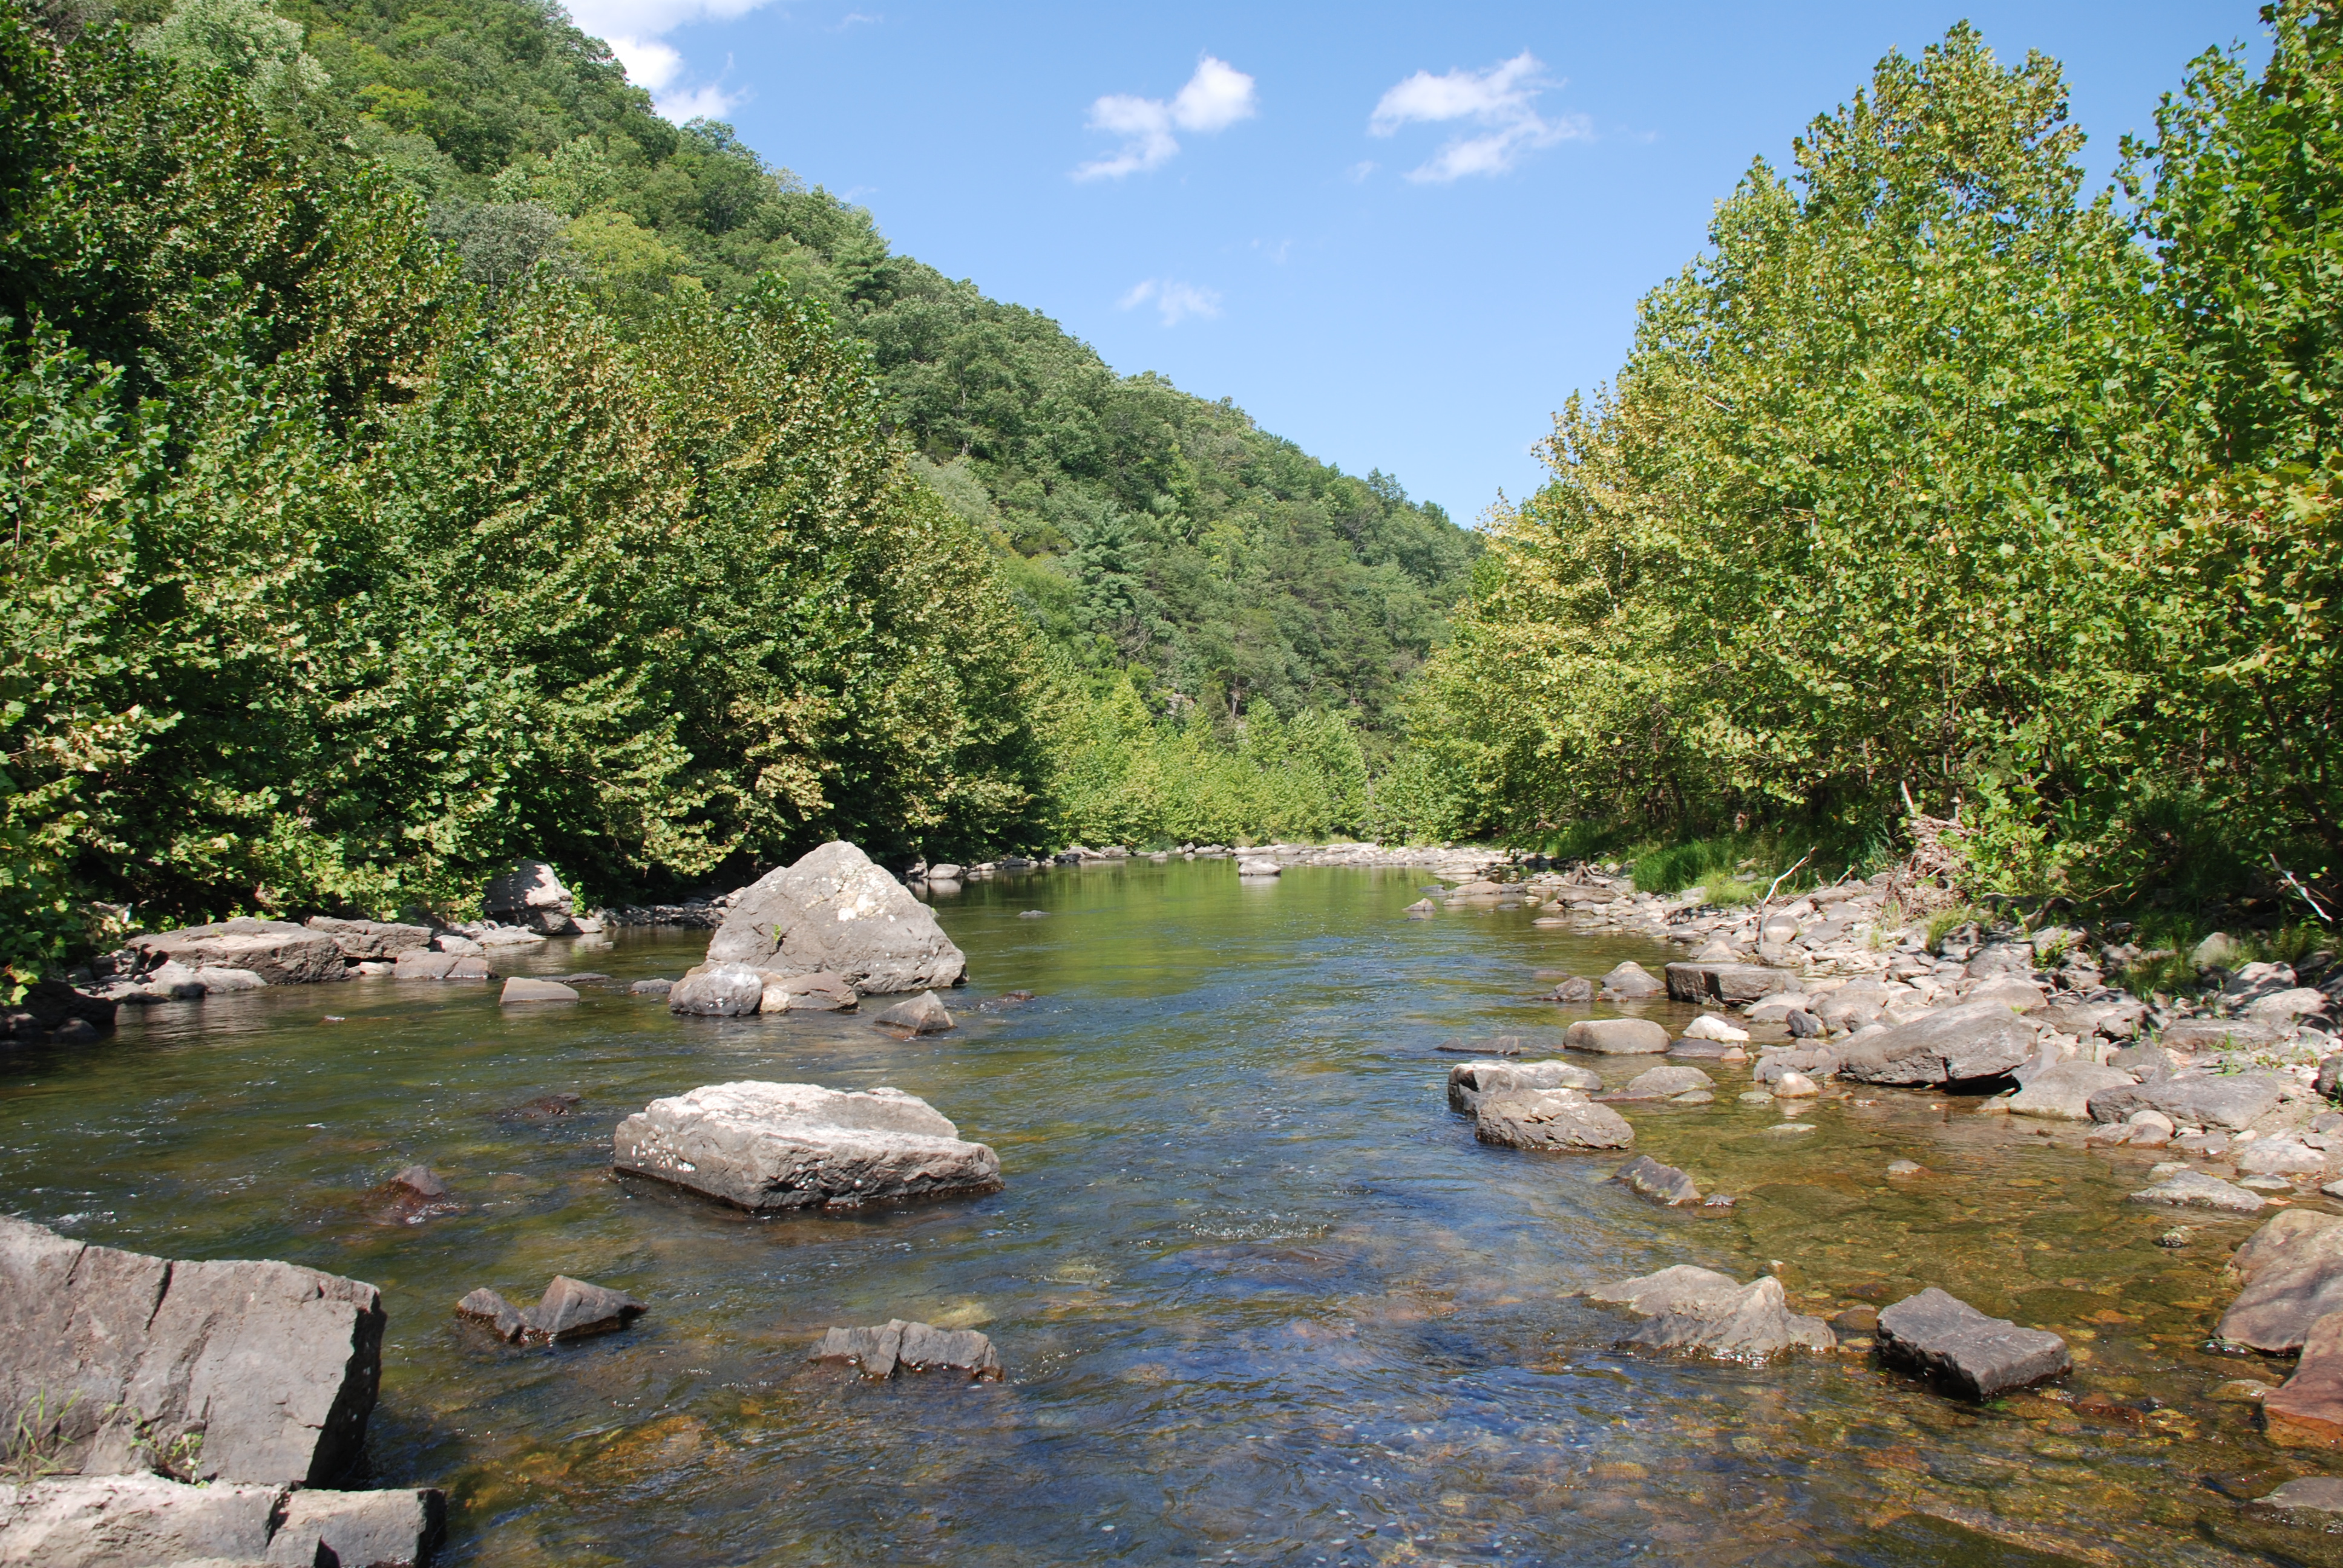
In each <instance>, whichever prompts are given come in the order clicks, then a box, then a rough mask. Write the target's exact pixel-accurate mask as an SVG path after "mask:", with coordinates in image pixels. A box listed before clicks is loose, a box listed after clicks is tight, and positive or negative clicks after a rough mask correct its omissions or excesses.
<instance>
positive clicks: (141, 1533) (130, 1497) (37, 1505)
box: [0, 1475, 315, 1568]
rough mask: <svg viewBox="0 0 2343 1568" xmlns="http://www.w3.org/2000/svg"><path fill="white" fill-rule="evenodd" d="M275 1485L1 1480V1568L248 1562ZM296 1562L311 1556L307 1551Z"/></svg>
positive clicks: (264, 1544)
mask: <svg viewBox="0 0 2343 1568" xmlns="http://www.w3.org/2000/svg"><path fill="white" fill-rule="evenodd" d="M284 1497H285V1493H284V1489H283V1488H281V1487H277V1486H250V1485H242V1486H240V1485H236V1484H234V1483H219V1484H216V1485H211V1486H187V1485H184V1484H182V1483H179V1482H176V1481H172V1480H169V1479H166V1477H163V1476H160V1475H76V1476H60V1477H56V1478H54V1479H52V1480H47V1481H35V1482H34V1483H31V1484H29V1485H23V1486H0V1564H5V1565H6V1568H163V1565H164V1564H166V1563H184V1562H187V1561H189V1560H193V1559H201V1558H206V1557H214V1558H226V1559H229V1560H231V1561H236V1562H245V1563H256V1562H260V1561H262V1560H263V1559H264V1556H265V1554H266V1552H267V1551H268V1537H269V1525H270V1523H272V1522H273V1520H274V1519H275V1517H276V1513H277V1507H278V1505H279V1504H280V1503H282V1501H283V1500H284ZM303 1561H304V1562H314V1561H315V1557H314V1554H313V1556H312V1557H310V1558H307V1559H304V1560H303Z"/></svg>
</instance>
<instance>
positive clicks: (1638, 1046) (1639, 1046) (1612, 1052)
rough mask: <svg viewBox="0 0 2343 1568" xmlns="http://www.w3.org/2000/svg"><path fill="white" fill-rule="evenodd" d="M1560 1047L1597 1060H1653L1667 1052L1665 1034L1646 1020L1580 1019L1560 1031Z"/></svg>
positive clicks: (1666, 1036) (1666, 1034) (1666, 1037)
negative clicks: (1638, 1058)
mask: <svg viewBox="0 0 2343 1568" xmlns="http://www.w3.org/2000/svg"><path fill="white" fill-rule="evenodd" d="M1562 1043H1563V1046H1564V1049H1565V1050H1584V1051H1590V1052H1593V1053H1594V1054H1595V1055H1598V1056H1657V1055H1659V1054H1661V1053H1662V1052H1664V1051H1665V1050H1667V1049H1668V1031H1667V1030H1664V1029H1662V1028H1661V1027H1660V1026H1659V1025H1658V1024H1656V1023H1654V1022H1653V1021H1652V1020H1649V1019H1647V1018H1584V1019H1581V1020H1578V1021H1577V1022H1576V1023H1574V1024H1572V1025H1571V1026H1570V1027H1569V1028H1568V1029H1566V1030H1564V1031H1563V1035H1562Z"/></svg>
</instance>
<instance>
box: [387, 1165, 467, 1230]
mask: <svg viewBox="0 0 2343 1568" xmlns="http://www.w3.org/2000/svg"><path fill="white" fill-rule="evenodd" d="M375 1195H376V1196H377V1197H378V1198H381V1199H383V1200H384V1205H383V1208H382V1209H381V1211H379V1212H378V1213H377V1216H376V1218H377V1221H379V1222H381V1223H383V1224H389V1225H419V1224H421V1223H423V1221H426V1220H436V1219H438V1218H440V1217H441V1216H443V1215H447V1214H460V1213H462V1212H463V1211H464V1205H463V1204H462V1203H461V1202H459V1201H457V1198H456V1195H455V1194H454V1193H453V1192H451V1191H448V1188H447V1183H446V1182H445V1181H441V1180H439V1178H438V1177H437V1175H436V1174H434V1173H433V1172H432V1171H431V1170H430V1169H429V1168H428V1167H427V1166H422V1165H409V1166H408V1167H407V1169H405V1170H404V1171H400V1172H399V1173H398V1174H397V1175H396V1176H393V1177H392V1178H391V1179H390V1180H389V1181H386V1182H384V1183H383V1184H382V1185H381V1186H380V1187H378V1188H377V1189H376V1190H375Z"/></svg>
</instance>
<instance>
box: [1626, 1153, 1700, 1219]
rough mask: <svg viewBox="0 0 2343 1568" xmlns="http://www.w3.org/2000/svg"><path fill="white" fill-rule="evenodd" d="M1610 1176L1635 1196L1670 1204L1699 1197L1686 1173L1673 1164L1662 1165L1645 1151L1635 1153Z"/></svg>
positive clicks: (1695, 1200)
mask: <svg viewBox="0 0 2343 1568" xmlns="http://www.w3.org/2000/svg"><path fill="white" fill-rule="evenodd" d="M1611 1180H1613V1181H1616V1182H1618V1183H1619V1184H1620V1185H1621V1186H1623V1187H1624V1188H1626V1189H1627V1191H1630V1192H1633V1193H1634V1194H1636V1195H1637V1196H1638V1197H1643V1198H1649V1199H1652V1200H1653V1201H1655V1202H1660V1203H1665V1204H1668V1205H1669V1206H1670V1207H1674V1205H1676V1204H1679V1203H1697V1202H1699V1201H1700V1189H1699V1188H1698V1187H1695V1186H1694V1185H1693V1180H1692V1178H1691V1177H1690V1176H1687V1175H1686V1174H1684V1172H1683V1171H1679V1170H1677V1169H1676V1168H1675V1167H1674V1166H1673V1165H1663V1164H1661V1163H1660V1162H1659V1161H1656V1160H1654V1159H1653V1158H1652V1157H1651V1156H1650V1155H1648V1154H1638V1155H1637V1156H1635V1158H1634V1159H1633V1160H1630V1161H1627V1163H1625V1164H1624V1165H1622V1166H1621V1167H1619V1170H1618V1173H1617V1174H1615V1175H1614V1176H1613V1177H1612V1178H1611Z"/></svg>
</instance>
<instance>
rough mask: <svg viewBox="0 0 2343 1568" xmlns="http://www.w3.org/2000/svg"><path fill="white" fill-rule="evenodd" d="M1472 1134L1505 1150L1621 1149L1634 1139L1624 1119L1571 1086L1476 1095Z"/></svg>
mask: <svg viewBox="0 0 2343 1568" xmlns="http://www.w3.org/2000/svg"><path fill="white" fill-rule="evenodd" d="M1473 1136H1474V1137H1476V1138H1478V1139H1479V1140H1480V1141H1482V1142H1483V1143H1495V1144H1500V1145H1503V1147H1505V1148H1508V1149H1546V1150H1554V1151H1565V1152H1569V1151H1581V1150H1592V1149H1624V1148H1626V1147H1627V1146H1628V1145H1630V1144H1632V1143H1634V1141H1635V1130H1634V1128H1632V1127H1630V1126H1628V1125H1627V1121H1626V1118H1624V1117H1623V1116H1621V1115H1620V1114H1619V1113H1618V1112H1617V1111H1614V1110H1612V1109H1611V1108H1610V1107H1609V1106H1607V1105H1597V1104H1596V1103H1595V1102H1594V1101H1591V1100H1589V1099H1587V1098H1586V1097H1585V1096H1584V1094H1581V1093H1580V1092H1578V1091H1576V1090H1574V1089H1516V1090H1510V1091H1506V1092H1505V1093H1503V1094H1489V1095H1484V1096H1483V1097H1482V1100H1481V1102H1480V1104H1479V1105H1477V1106H1476V1107H1474V1108H1473Z"/></svg>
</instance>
